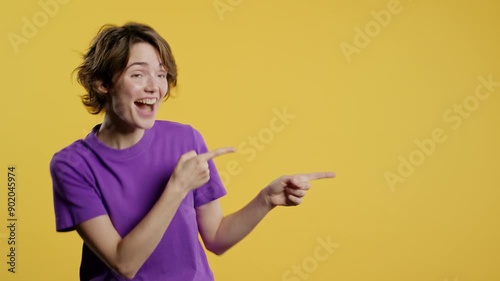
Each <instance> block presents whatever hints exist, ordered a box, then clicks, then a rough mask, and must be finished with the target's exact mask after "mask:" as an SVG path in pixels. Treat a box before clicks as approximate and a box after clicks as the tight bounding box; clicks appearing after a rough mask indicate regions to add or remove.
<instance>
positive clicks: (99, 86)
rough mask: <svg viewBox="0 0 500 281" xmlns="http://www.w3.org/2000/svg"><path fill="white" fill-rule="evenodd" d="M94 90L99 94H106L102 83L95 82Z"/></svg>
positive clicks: (106, 90) (106, 89) (105, 88)
mask: <svg viewBox="0 0 500 281" xmlns="http://www.w3.org/2000/svg"><path fill="white" fill-rule="evenodd" d="M95 89H96V90H97V92H98V93H99V94H107V93H108V88H107V87H106V86H104V83H103V82H102V81H96V82H95Z"/></svg>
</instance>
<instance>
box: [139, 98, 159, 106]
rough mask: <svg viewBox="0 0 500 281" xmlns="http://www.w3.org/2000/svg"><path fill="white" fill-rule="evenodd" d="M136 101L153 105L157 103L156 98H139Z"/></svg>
mask: <svg viewBox="0 0 500 281" xmlns="http://www.w3.org/2000/svg"><path fill="white" fill-rule="evenodd" d="M135 102H138V103H143V104H147V105H153V104H155V103H156V99H142V100H137V101H135Z"/></svg>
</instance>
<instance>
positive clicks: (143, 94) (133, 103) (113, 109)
mask: <svg viewBox="0 0 500 281" xmlns="http://www.w3.org/2000/svg"><path fill="white" fill-rule="evenodd" d="M167 90H168V81H167V71H166V69H165V67H164V65H163V64H162V63H161V59H160V56H159V54H158V51H157V50H156V49H155V48H154V47H153V46H152V45H150V44H148V43H143V42H141V43H136V44H134V45H132V47H131V48H130V56H129V61H128V63H127V66H126V68H125V70H124V71H123V73H122V74H121V75H120V76H119V77H118V78H117V79H116V81H115V83H114V85H113V87H112V88H111V89H110V91H109V93H108V94H109V95H110V100H109V103H108V105H107V108H106V112H107V113H106V114H112V116H113V118H112V120H113V122H114V123H118V124H114V125H117V126H118V127H123V129H125V130H135V129H149V128H151V127H152V126H153V125H154V122H155V119H156V112H157V111H158V107H159V105H160V102H161V100H162V99H163V98H164V97H165V95H166V93H167Z"/></svg>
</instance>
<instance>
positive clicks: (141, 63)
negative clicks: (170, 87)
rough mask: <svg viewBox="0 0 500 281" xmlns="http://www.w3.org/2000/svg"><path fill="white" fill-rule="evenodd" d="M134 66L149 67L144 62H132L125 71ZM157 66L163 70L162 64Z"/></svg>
mask: <svg viewBox="0 0 500 281" xmlns="http://www.w3.org/2000/svg"><path fill="white" fill-rule="evenodd" d="M134 65H140V66H147V65H149V63H147V62H145V61H137V62H133V63H131V64H130V65H128V66H127V67H126V68H125V69H129V68H130V67H132V66H134ZM158 66H159V67H160V68H161V69H165V65H164V64H163V63H159V64H158Z"/></svg>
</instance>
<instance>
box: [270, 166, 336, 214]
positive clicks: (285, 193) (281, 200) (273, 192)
mask: <svg viewBox="0 0 500 281" xmlns="http://www.w3.org/2000/svg"><path fill="white" fill-rule="evenodd" d="M334 177H335V173H332V172H322V173H310V174H296V175H289V176H281V177H279V178H277V179H275V180H274V181H273V182H271V183H270V184H269V185H268V186H267V187H266V188H264V190H263V193H264V196H265V200H266V203H267V204H268V205H269V206H270V207H271V208H274V207H276V206H297V205H299V204H301V203H302V200H303V197H304V196H305V195H306V192H307V190H309V188H310V183H309V181H312V180H319V179H325V178H334Z"/></svg>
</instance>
